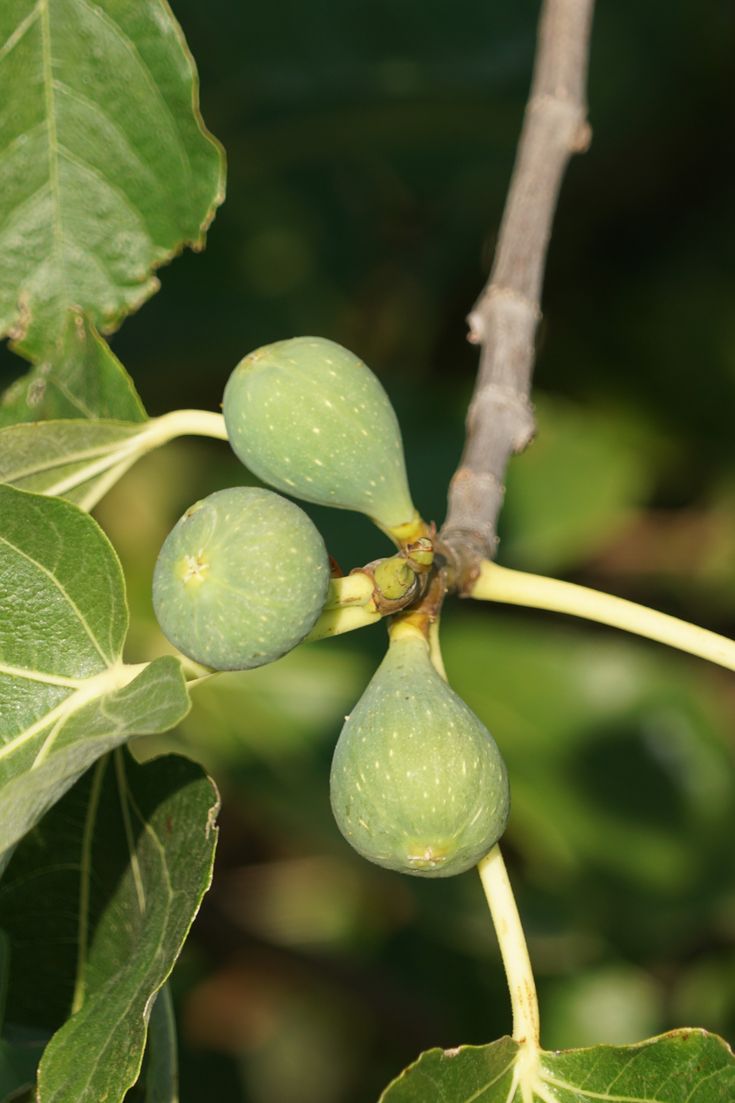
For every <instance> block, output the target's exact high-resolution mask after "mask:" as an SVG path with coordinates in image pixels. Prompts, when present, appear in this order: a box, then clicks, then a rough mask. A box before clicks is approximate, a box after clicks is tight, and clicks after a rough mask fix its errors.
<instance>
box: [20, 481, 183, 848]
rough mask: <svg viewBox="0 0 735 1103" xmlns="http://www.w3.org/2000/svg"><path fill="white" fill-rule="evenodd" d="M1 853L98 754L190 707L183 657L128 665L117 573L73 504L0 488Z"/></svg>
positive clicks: (95, 529)
mask: <svg viewBox="0 0 735 1103" xmlns="http://www.w3.org/2000/svg"><path fill="white" fill-rule="evenodd" d="M0 602H1V603H2V608H3V617H2V619H1V620H0V704H1V705H2V711H1V713H0V716H1V719H0V743H1V745H0V798H1V799H0V840H2V842H1V844H0V846H1V848H2V851H6V850H7V849H8V848H9V847H11V846H12V845H13V844H14V843H15V842H17V841H18V840H19V839H21V838H22V837H23V835H24V834H25V833H26V832H27V831H28V830H29V829H30V828H31V827H33V825H34V824H35V823H36V822H37V821H38V820H39V818H40V817H41V816H42V815H43V813H44V812H45V811H46V810H47V809H48V808H49V807H50V806H51V805H52V804H53V803H54V802H55V801H56V800H58V799H59V797H61V796H62V794H63V793H64V792H66V790H67V789H68V788H69V787H70V786H71V785H72V784H73V783H74V782H75V781H76V780H77V778H78V777H80V776H81V774H82V773H83V772H84V771H85V770H86V769H87V768H88V767H89V766H90V765H91V764H92V763H93V762H94V761H95V760H96V759H97V758H99V757H100V756H101V755H103V754H104V753H105V752H107V751H109V750H111V749H112V748H113V747H117V746H119V745H120V744H121V743H124V742H125V741H126V740H128V739H129V738H130V737H131V736H133V735H140V734H144V733H146V732H157V731H164V730H165V729H166V728H169V727H172V726H173V725H174V724H175V723H177V722H178V720H180V719H181V717H182V716H184V715H185V713H186V712H187V710H188V707H189V702H188V696H187V693H186V689H185V687H184V683H183V677H182V674H181V669H180V666H179V664H178V663H177V662H176V660H174V659H172V658H160V659H157V660H155V661H154V662H152V663H149V664H148V665H147V666H144V667H135V666H132V667H129V666H125V665H124V664H123V662H122V659H121V655H122V647H123V643H124V640H125V634H126V631H127V609H126V607H125V592H124V583H123V577H122V573H121V571H120V565H119V562H118V559H117V556H116V555H115V552H114V550H113V548H112V546H111V544H110V543H109V541H108V540H107V539H106V537H105V536H104V534H103V533H102V531H101V529H100V528H99V526H98V525H97V524H96V523H95V522H94V521H93V520H92V519H91V518H90V517H88V516H87V515H86V514H85V513H82V512H81V511H80V510H78V509H77V508H76V506H73V505H71V504H70V503H68V502H64V501H61V500H60V499H54V498H43V497H39V496H37V495H35V494H27V493H25V492H23V491H19V490H13V489H12V488H11V487H8V486H0Z"/></svg>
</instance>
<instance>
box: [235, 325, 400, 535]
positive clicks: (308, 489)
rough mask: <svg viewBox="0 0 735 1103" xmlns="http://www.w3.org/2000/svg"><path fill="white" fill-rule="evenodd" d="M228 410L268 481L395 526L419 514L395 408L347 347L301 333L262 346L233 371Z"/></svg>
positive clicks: (253, 465) (240, 451)
mask: <svg viewBox="0 0 735 1103" xmlns="http://www.w3.org/2000/svg"><path fill="white" fill-rule="evenodd" d="M222 409H223V413H224V416H225V423H226V425H227V433H228V435H229V438H230V443H231V445H232V447H233V449H234V451H235V453H236V454H237V456H238V458H239V459H240V460H241V461H242V462H243V463H244V464H245V465H246V467H249V468H250V470H251V471H253V472H254V473H255V474H256V475H257V476H258V478H259V479H262V480H263V481H264V482H266V483H269V484H270V485H271V486H275V487H276V488H277V489H278V490H282V491H284V492H285V493H286V494H293V495H295V496H296V497H299V498H303V499H305V500H306V501H307V502H316V503H318V504H319V505H325V506H340V507H341V508H342V509H354V510H358V511H359V512H361V513H366V514H367V515H368V516H369V517H371V518H373V520H374V521H376V523H377V524H378V525H380V527H381V528H384V529H387V530H393V529H396V528H400V527H401V526H403V525H407V524H409V523H413V522H415V520H416V510H415V509H414V506H413V503H412V501H411V495H410V492H409V489H408V482H407V479H406V467H405V461H404V458H403V444H402V442H401V433H400V429H399V426H398V421H397V419H396V415H395V413H394V411H393V407H392V406H391V404H390V400H389V399H388V396H387V395H386V393H385V391H384V390H383V388H382V386H381V385H380V383H379V382H378V380H377V378H376V377H375V376H374V375H373V373H372V372H371V371H370V369H369V368H368V367H366V365H365V364H363V362H362V361H361V360H360V359H358V357H357V356H355V355H354V354H353V353H351V352H348V351H347V349H345V348H342V346H341V345H337V344H335V343H334V342H333V341H327V340H325V339H324V338H322V337H293V338H292V339H291V340H288V341H277V342H276V343H275V344H273V345H266V346H264V347H263V348H259V349H256V350H255V352H251V353H250V354H249V355H248V356H246V357H245V359H244V360H241V361H240V363H239V364H238V366H237V367H236V368H235V370H234V371H233V373H232V375H231V376H230V378H229V381H228V383H227V386H226V387H225V394H224V399H223V403H222Z"/></svg>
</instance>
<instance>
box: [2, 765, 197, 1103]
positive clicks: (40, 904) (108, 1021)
mask: <svg viewBox="0 0 735 1103" xmlns="http://www.w3.org/2000/svg"><path fill="white" fill-rule="evenodd" d="M217 808H218V798H217V794H216V792H215V790H214V788H213V786H212V784H211V782H209V780H208V779H207V778H206V777H205V776H204V775H203V773H202V771H201V768H200V767H198V766H195V765H194V764H193V763H190V762H187V761H186V760H185V759H183V758H168V759H159V760H158V761H156V762H152V763H149V764H148V765H146V766H138V765H136V764H135V763H134V762H133V761H132V760H131V759H130V758H129V757H123V752H122V751H115V752H114V753H113V754H112V755H110V756H107V757H105V758H102V759H100V761H99V762H98V763H97V765H96V766H95V768H94V769H93V770H90V771H88V772H87V773H86V774H85V776H84V777H83V778H82V779H81V780H80V781H78V782H77V784H76V785H75V786H74V787H73V788H72V789H71V790H70V791H69V792H68V793H67V794H66V796H64V797H63V798H62V799H61V800H60V801H58V803H57V804H56V805H55V806H54V808H53V809H52V810H51V811H50V812H49V814H48V815H47V816H46V817H45V818H44V820H43V821H42V823H41V824H39V825H38V826H37V827H36V829H35V830H34V831H32V832H31V833H30V834H29V835H27V836H26V838H25V839H24V841H23V842H22V843H21V844H20V845H19V846H18V848H17V849H16V851H15V854H14V856H13V859H12V861H11V862H10V865H9V866H8V869H7V871H6V874H5V877H4V879H3V882H2V887H0V903H1V906H2V916H3V925H4V927H5V930H6V933H7V935H8V937H9V942H10V970H9V972H10V980H9V992H8V1003H7V1011H6V1018H7V1020H8V1022H9V1023H12V1024H15V1025H16V1027H17V1026H23V1027H24V1028H30V1029H35V1030H37V1031H39V1030H40V1031H46V1032H47V1033H50V1034H51V1035H52V1036H51V1039H50V1041H49V1043H48V1045H47V1046H46V1049H45V1051H44V1055H43V1058H42V1060H41V1064H40V1067H39V1072H38V1095H37V1099H38V1101H39V1103H47V1101H51V1100H57V1101H62V1100H63V1101H66V1100H70V1101H71V1100H74V1101H75V1103H99V1100H101V1099H108V1100H111V1101H112V1100H121V1099H122V1098H123V1096H124V1095H125V1093H126V1091H127V1089H128V1088H129V1087H130V1085H131V1084H132V1083H133V1082H134V1081H135V1080H136V1078H137V1076H138V1072H139V1071H140V1065H141V1060H142V1056H143V1049H144V1045H145V1038H146V1024H147V1021H148V1017H149V1015H150V1014H151V1004H152V1001H153V998H154V996H155V994H156V993H157V992H158V991H159V989H160V988H161V985H162V984H163V982H164V981H165V979H166V977H167V975H168V974H169V972H170V971H171V968H172V967H173V963H174V961H175V960H176V958H177V957H178V955H179V953H180V951H181V946H182V944H183V941H184V938H185V937H186V934H187V932H188V929H189V926H190V924H191V921H192V918H193V916H194V914H195V913H196V911H197V909H198V907H199V903H200V901H201V898H202V895H203V893H204V892H205V890H206V889H207V887H208V885H209V881H210V878H211V869H212V861H213V857H214V846H215V842H216V835H217V831H216V828H215V827H214V826H213V822H214V817H215V816H216V813H217ZM164 999H165V997H164ZM156 1002H158V1001H156ZM159 1014H160V1010H159ZM155 1041H156V1045H160V1041H161V1039H160V1037H159V1033H158V1032H157V1034H156V1036H155ZM159 1061H160V1057H159V1056H158V1055H157V1054H156V1056H155V1060H151V1061H150V1062H149V1069H150V1068H151V1066H153V1067H155V1065H156V1064H157V1063H158V1062H159ZM158 1078H159V1079H160V1074H159V1077H158ZM169 1099H170V1096H169Z"/></svg>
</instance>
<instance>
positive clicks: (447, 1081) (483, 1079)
mask: <svg viewBox="0 0 735 1103" xmlns="http://www.w3.org/2000/svg"><path fill="white" fill-rule="evenodd" d="M733 1092H735V1058H733V1055H732V1052H731V1051H730V1050H729V1049H728V1047H727V1046H726V1045H725V1044H724V1043H723V1042H722V1041H721V1040H720V1039H719V1038H713V1037H712V1036H711V1035H708V1034H706V1033H705V1032H704V1031H701V1030H681V1031H675V1032H674V1033H672V1034H665V1035H663V1036H662V1037H660V1038H653V1039H651V1040H650V1041H648V1042H643V1043H641V1044H640V1045H637V1046H621V1047H614V1046H598V1047H596V1048H593V1049H580V1050H569V1051H567V1052H559V1053H543V1052H542V1053H541V1054H540V1056H539V1058H538V1061H536V1060H534V1059H533V1058H532V1059H531V1060H529V1058H528V1055H527V1054H526V1052H525V1051H524V1047H519V1046H518V1045H517V1044H516V1043H515V1042H512V1041H511V1040H510V1038H502V1039H501V1040H500V1041H499V1042H493V1043H492V1044H491V1045H489V1046H477V1047H471V1046H463V1047H461V1048H459V1049H452V1050H439V1049H434V1050H431V1051H430V1052H428V1053H425V1054H423V1056H422V1057H420V1058H419V1060H418V1061H417V1062H416V1064H415V1065H412V1066H411V1067H410V1068H408V1069H406V1071H405V1072H404V1073H403V1074H402V1075H401V1076H400V1077H399V1078H398V1079H397V1080H396V1081H395V1082H394V1083H393V1084H391V1085H390V1087H388V1088H387V1089H386V1091H385V1092H384V1093H383V1095H382V1096H381V1097H380V1103H472V1101H473V1100H482V1101H483V1103H578V1101H580V1100H581V1101H585V1103H586V1101H587V1100H592V1099H594V1100H600V1101H601V1103H621V1101H623V1100H624V1101H625V1103H650V1101H651V1100H656V1103H728V1100H730V1099H732V1096H733Z"/></svg>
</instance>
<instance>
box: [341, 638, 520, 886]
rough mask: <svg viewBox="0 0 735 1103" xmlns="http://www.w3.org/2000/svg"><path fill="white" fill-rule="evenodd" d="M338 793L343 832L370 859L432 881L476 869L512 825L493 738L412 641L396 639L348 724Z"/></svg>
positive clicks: (419, 645) (425, 647)
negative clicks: (435, 878)
mask: <svg viewBox="0 0 735 1103" xmlns="http://www.w3.org/2000/svg"><path fill="white" fill-rule="evenodd" d="M331 793H332V809H333V811H334V816H335V819H336V820H337V824H338V826H339V829H340V831H341V832H342V834H343V835H344V836H345V838H346V839H347V840H348V842H349V843H351V845H352V846H354V847H355V849H356V850H358V851H359V852H360V854H362V855H363V857H366V858H368V859H370V861H372V862H376V863H377V864H378V865H382V866H386V867H387V868H388V869H396V870H400V871H401V872H402V873H412V874H421V875H423V876H426V877H449V876H451V875H453V874H455V873H463V872H464V871H465V870H467V869H470V868H471V867H472V866H474V865H476V864H477V862H478V861H479V860H480V858H482V857H484V855H485V854H487V852H488V851H489V850H490V849H491V847H492V846H493V845H494V844H495V843H496V842H497V841H498V839H499V838H500V836H501V835H502V833H503V831H504V829H505V824H506V820H507V818H508V808H509V797H508V777H507V773H506V770H505V766H504V764H503V760H502V758H501V757H500V752H499V751H498V748H497V746H496V744H495V741H494V740H493V738H492V736H491V735H490V733H489V732H488V730H487V728H485V726H484V725H483V724H482V723H481V722H480V721H479V720H478V718H477V717H476V716H475V714H474V713H473V712H472V711H471V710H470V709H469V708H468V707H467V706H466V705H465V703H464V701H462V700H461V698H460V697H458V696H457V694H456V693H454V692H453V691H452V690H451V689H450V688H449V686H448V685H447V684H446V682H445V681H444V679H443V678H442V677H441V676H440V675H439V674H438V673H437V671H436V670H435V669H434V667H433V665H432V663H431V658H430V656H429V649H428V645H427V644H426V643H425V642H424V641H423V640H421V639H419V638H413V637H408V638H406V639H398V640H392V641H391V644H390V647H389V649H388V654H387V655H386V657H385V658H384V660H383V662H382V664H381V666H380V667H379V668H378V670H377V672H376V674H375V676H374V677H373V679H372V681H371V682H370V685H369V686H368V688H367V689H366V690H365V693H364V694H363V696H362V697H361V698H360V701H359V702H358V704H357V705H356V706H355V708H354V709H353V710H352V712H351V713H350V716H349V717H348V718H347V721H346V723H345V726H344V728H343V729H342V733H341V735H340V737H339V742H338V743H337V747H336V749H335V752H334V761H333V763H332V774H331Z"/></svg>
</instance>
